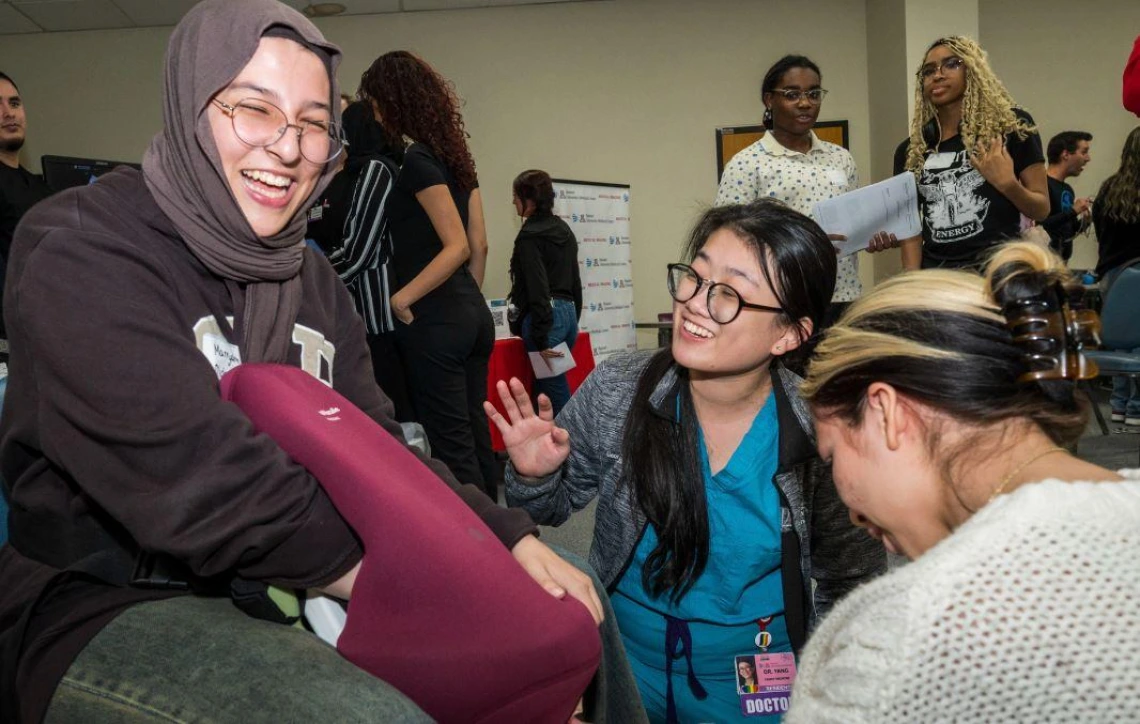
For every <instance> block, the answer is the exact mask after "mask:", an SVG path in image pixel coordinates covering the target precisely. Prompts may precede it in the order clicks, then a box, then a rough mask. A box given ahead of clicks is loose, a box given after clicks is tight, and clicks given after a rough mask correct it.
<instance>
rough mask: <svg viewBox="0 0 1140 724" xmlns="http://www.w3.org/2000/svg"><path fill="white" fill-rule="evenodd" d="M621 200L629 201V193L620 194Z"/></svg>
mask: <svg viewBox="0 0 1140 724" xmlns="http://www.w3.org/2000/svg"><path fill="white" fill-rule="evenodd" d="M621 200H622V201H625V202H626V203H629V194H622V195H621Z"/></svg>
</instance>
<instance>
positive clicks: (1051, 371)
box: [801, 242, 1095, 445]
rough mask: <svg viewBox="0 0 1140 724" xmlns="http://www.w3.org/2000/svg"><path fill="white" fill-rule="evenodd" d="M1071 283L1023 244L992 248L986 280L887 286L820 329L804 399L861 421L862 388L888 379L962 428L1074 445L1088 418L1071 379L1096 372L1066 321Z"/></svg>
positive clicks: (957, 278) (1047, 256)
mask: <svg viewBox="0 0 1140 724" xmlns="http://www.w3.org/2000/svg"><path fill="white" fill-rule="evenodd" d="M1070 282H1071V275H1070V274H1069V272H1068V270H1067V269H1065V266H1064V263H1063V262H1062V261H1061V259H1060V258H1059V257H1057V256H1055V255H1054V254H1053V253H1052V252H1050V251H1049V250H1047V249H1044V248H1042V247H1040V246H1038V245H1037V244H1033V243H1028V242H1015V243H1011V244H1007V245H1005V246H1003V247H1001V248H1000V249H999V250H998V251H997V253H996V254H994V256H993V257H992V258H991V260H990V262H989V264H988V265H987V267H986V273H985V277H984V278H982V277H979V276H977V275H976V274H972V273H968V272H961V271H945V270H927V271H919V272H911V273H907V274H901V275H899V276H896V277H894V278H892V279H889V280H887V281H886V282H884V283H882V284H880V285H879V286H877V287H875V289H874V290H873V291H871V293H870V294H868V295H867V296H865V297H863V298H862V299H860V300H859V301H857V302H855V303H854V304H852V305H851V307H850V308H849V309H848V310H847V313H846V314H844V315H843V317H842V318H841V319H840V320H839V323H838V324H837V325H835V326H834V327H832V328H831V329H830V330H828V331H827V333H826V334H825V336H824V339H823V341H822V342H821V343H820V344H819V346H818V347H817V348H816V353H815V357H814V358H813V359H812V361H811V363H810V366H809V368H808V374H807V380H806V381H805V382H804V385H803V388H802V391H801V392H802V394H803V397H804V398H805V399H806V400H807V401H808V402H809V403H810V404H811V405H812V407H813V408H814V409H815V410H816V411H817V412H818V413H820V414H823V415H826V416H837V417H838V418H840V419H842V420H844V421H846V422H848V423H849V424H858V423H859V422H860V420H861V419H862V414H863V405H864V400H865V397H866V391H867V387H868V386H869V385H870V384H871V383H872V382H876V381H878V382H886V383H888V384H890V385H891V386H893V387H894V388H895V389H897V390H898V391H899V392H901V393H903V394H905V395H906V396H907V397H910V398H912V399H915V400H917V401H919V402H921V403H922V404H924V405H926V406H928V407H931V408H933V409H936V410H939V411H941V412H943V413H945V414H946V415H948V416H950V417H952V418H955V419H957V420H959V421H962V422H965V423H967V424H971V425H977V426H986V425H992V424H994V423H999V422H1002V421H1005V420H1014V419H1017V418H1021V419H1024V420H1026V421H1030V422H1032V423H1033V424H1036V425H1037V426H1038V427H1040V428H1041V430H1042V431H1044V432H1045V434H1046V435H1048V436H1049V438H1050V439H1052V440H1053V442H1054V443H1055V444H1057V445H1066V444H1069V443H1071V442H1074V441H1075V440H1076V439H1077V438H1079V437H1080V435H1081V433H1082V432H1083V430H1084V428H1085V423H1086V420H1087V416H1088V410H1087V407H1086V406H1085V404H1084V403H1083V401H1082V400H1081V399H1079V398H1078V397H1077V395H1076V379H1078V377H1080V376H1085V375H1089V374H1095V367H1094V368H1091V369H1090V367H1089V366H1088V365H1085V364H1082V363H1081V361H1080V351H1079V346H1080V335H1082V334H1085V332H1086V331H1087V327H1085V326H1082V325H1079V324H1076V323H1075V322H1073V320H1072V317H1073V316H1074V315H1073V314H1072V312H1071V311H1070V310H1069V308H1068V305H1067V294H1066V292H1065V285H1066V284H1069V283H1070ZM1007 315H1008V317H1007ZM1057 315H1061V316H1060V317H1057ZM1065 315H1069V316H1065ZM1056 319H1061V320H1063V321H1062V323H1059V324H1052V325H1050V324H1045V323H1044V322H1051V321H1056ZM1070 322H1073V323H1070ZM1086 336H1087V335H1086Z"/></svg>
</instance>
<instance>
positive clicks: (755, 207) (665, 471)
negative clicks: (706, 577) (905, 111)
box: [622, 199, 836, 602]
mask: <svg viewBox="0 0 1140 724" xmlns="http://www.w3.org/2000/svg"><path fill="white" fill-rule="evenodd" d="M721 229H727V230H729V231H731V232H733V233H734V234H736V235H737V236H738V237H739V238H740V239H741V240H742V241H744V242H745V243H746V244H748V245H749V246H750V247H751V248H752V250H753V252H754V253H755V254H756V258H757V260H759V262H760V270H761V272H762V273H763V275H764V280H765V281H766V282H767V283H768V284H769V286H771V288H772V291H773V292H774V293H775V295H776V299H777V301H778V303H779V306H780V307H781V308H782V309H783V310H784V312H783V313H782V314H781V316H780V317H779V321H780V322H781V323H782V324H785V325H788V326H795V327H797V328H798V329H799V333H800V337H801V339H803V340H807V338H808V337H809V336H810V334H811V330H809V329H808V328H807V327H806V326H805V325H803V324H802V321H801V320H803V319H809V320H811V329H815V328H817V327H818V326H819V324H820V321H821V320H822V319H823V315H824V312H825V311H826V309H827V306H828V304H830V302H831V295H832V292H833V291H834V290H835V275H836V260H835V249H834V247H833V246H832V244H831V242H830V241H829V240H828V238H827V235H826V234H825V233H824V232H823V230H822V229H820V228H819V226H818V225H817V224H816V223H815V222H814V221H812V220H811V219H809V218H808V217H806V216H804V215H803V214H800V213H798V212H796V211H793V210H792V209H791V208H789V207H788V206H786V205H784V204H783V203H781V202H779V201H776V200H773V199H762V200H760V201H755V202H752V203H750V204H741V205H733V206H721V207H717V208H713V209H709V210H708V211H706V212H705V213H704V215H703V216H701V218H700V220H699V221H697V224H696V226H695V227H694V228H693V231H692V233H691V234H690V235H689V240H688V243H687V244H686V245H685V254H684V258H685V260H686V261H692V260H693V259H694V258H696V255H697V253H698V252H699V251H700V250H701V248H702V247H704V245H705V243H706V242H707V241H708V240H709V237H711V236H712V235H713V233H715V232H717V231H719V230H721ZM670 370H675V372H676V375H677V384H678V385H679V390H678V394H679V407H680V410H679V413H680V414H679V418H680V419H679V420H678V419H673V418H672V416H670V417H669V418H665V417H662V416H660V415H658V414H656V413H655V412H654V411H653V410H652V409H651V406H650V396H651V395H652V394H653V392H654V390H655V389H656V388H657V386H658V385H659V384H660V382H661V380H662V379H664V378H665V376H666V375H667V374H668V373H669V372H670ZM688 382H689V371H688V370H687V369H686V368H684V367H681V366H679V365H677V363H676V361H675V360H674V359H673V353H672V350H670V349H669V348H665V349H663V350H661V351H660V352H658V353H657V354H656V355H654V356H653V358H652V359H651V360H650V362H649V364H648V365H647V366H646V368H645V371H644V372H642V374H641V378H640V379H639V380H638V383H637V389H636V391H635V392H634V397H633V402H632V404H631V407H630V411H629V416H628V417H627V418H626V424H625V430H624V433H623V441H622V453H623V459H624V460H625V467H626V470H628V471H629V473H628V475H627V477H626V480H627V482H628V484H629V485H630V486H631V487H632V491H633V494H634V495H635V496H636V499H637V502H638V504H639V505H640V506H641V510H642V511H644V513H645V516H646V518H647V519H648V521H649V523H651V524H652V525H653V528H654V530H655V531H656V532H657V546H656V547H655V548H654V549H653V551H652V552H651V553H650V554H649V557H648V559H647V560H646V562H645V567H644V569H643V570H642V573H641V577H642V584H643V585H644V586H645V589H646V590H647V591H649V592H650V593H651V594H652V595H654V596H659V595H661V594H662V593H665V592H667V591H668V592H670V595H671V597H672V599H673V601H674V602H676V601H679V600H680V599H681V598H682V597H683V596H684V595H685V594H686V593H687V592H688V591H689V589H691V588H692V587H693V584H695V583H696V581H697V579H698V578H699V577H700V575H701V573H703V572H704V570H705V566H706V565H707V563H708V557H709V520H708V509H707V506H706V500H705V486H704V480H703V476H702V473H701V468H700V455H699V452H698V447H697V446H698V445H699V444H700V440H699V435H698V425H697V417H696V410H695V408H694V407H693V395H692V391H691V390H690V388H689V384H688Z"/></svg>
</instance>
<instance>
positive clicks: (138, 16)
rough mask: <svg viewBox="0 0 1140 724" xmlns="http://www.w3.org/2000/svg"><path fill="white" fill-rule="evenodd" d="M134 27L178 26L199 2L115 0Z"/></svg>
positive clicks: (192, 0) (179, 0) (188, 0)
mask: <svg viewBox="0 0 1140 724" xmlns="http://www.w3.org/2000/svg"><path fill="white" fill-rule="evenodd" d="M113 2H114V3H115V5H117V6H118V8H119V9H120V10H122V11H123V13H124V14H125V15H126V16H127V17H128V18H130V20H131V24H132V25H137V26H139V27H140V28H150V27H155V26H160V25H177V24H178V21H179V20H181V19H182V16H183V15H185V14H186V13H187V11H189V10H190V8H192V7H194V6H195V5H197V4H198V0H113Z"/></svg>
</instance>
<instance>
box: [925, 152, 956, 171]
mask: <svg viewBox="0 0 1140 724" xmlns="http://www.w3.org/2000/svg"><path fill="white" fill-rule="evenodd" d="M957 155H958V154H956V153H954V152H953V151H943V152H942V153H932V154H930V155H929V156H927V157H926V163H924V164H923V165H922V167H923V168H925V169H926V170H927V171H940V170H942V169H944V168H950V167H951V166H953V165H954V158H955V157H956V156H957Z"/></svg>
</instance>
